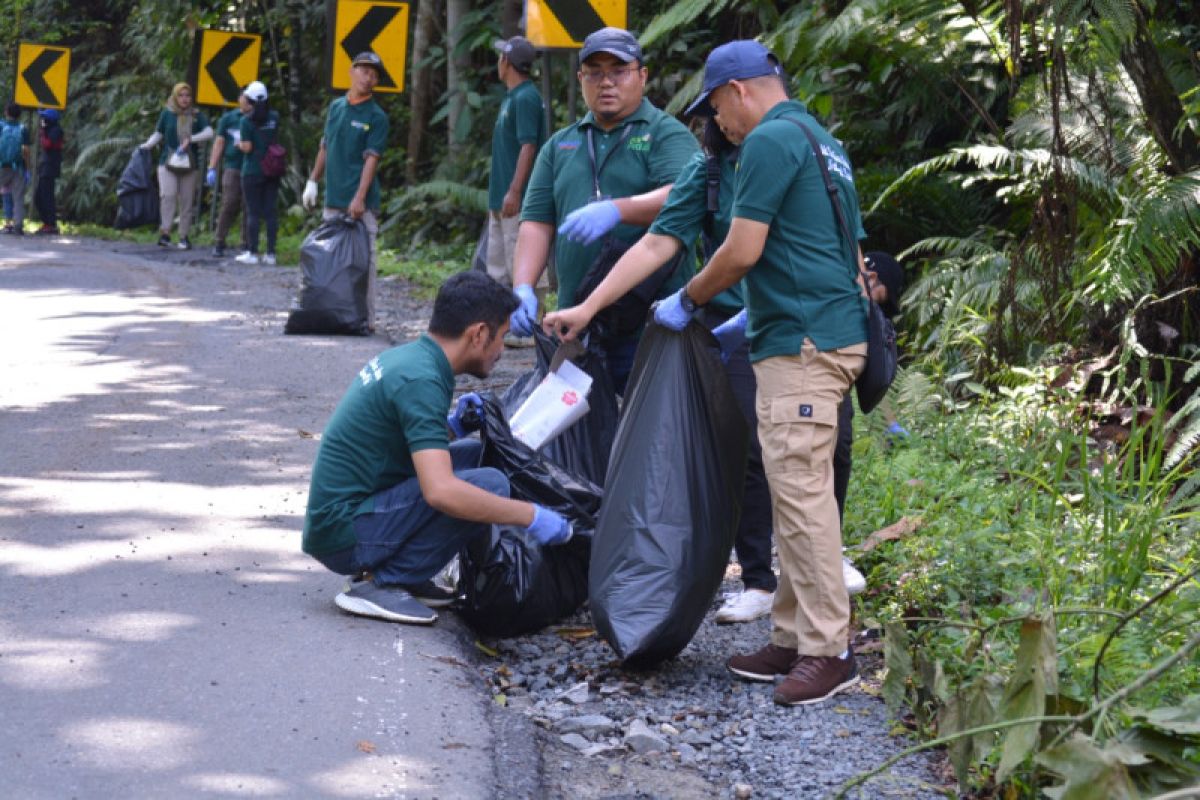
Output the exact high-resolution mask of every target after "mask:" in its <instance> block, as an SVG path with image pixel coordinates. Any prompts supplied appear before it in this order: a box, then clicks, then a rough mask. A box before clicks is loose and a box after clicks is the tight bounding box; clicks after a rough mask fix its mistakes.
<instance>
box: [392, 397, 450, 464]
mask: <svg viewBox="0 0 1200 800" xmlns="http://www.w3.org/2000/svg"><path fill="white" fill-rule="evenodd" d="M443 394H444V393H443V391H442V389H441V388H440V387H439V386H437V385H436V384H434V383H433V382H432V381H428V380H423V381H409V382H405V383H404V384H403V385H402V386H400V387H398V388H397V389H396V391H394V392H393V393H392V396H391V403H392V407H393V408H394V409H395V410H396V416H397V418H398V419H399V420H400V426H401V428H402V429H403V431H404V440H405V441H406V442H408V451H409V452H410V453H416V452H418V451H420V450H446V449H448V448H449V447H450V434H449V433H448V432H447V430H446V410H447V409H446V408H445V407H444V405H443V403H442V400H443V399H444V398H443Z"/></svg>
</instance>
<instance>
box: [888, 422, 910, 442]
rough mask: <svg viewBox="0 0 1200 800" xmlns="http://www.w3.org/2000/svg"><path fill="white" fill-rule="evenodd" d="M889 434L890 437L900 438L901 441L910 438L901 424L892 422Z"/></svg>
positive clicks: (889, 426)
mask: <svg viewBox="0 0 1200 800" xmlns="http://www.w3.org/2000/svg"><path fill="white" fill-rule="evenodd" d="M887 432H888V433H889V434H890V435H892V436H898V437H900V438H901V439H907V438H908V431H906V430H904V427H903V426H902V425H901V424H900V423H899V422H892V424H891V425H888V427H887Z"/></svg>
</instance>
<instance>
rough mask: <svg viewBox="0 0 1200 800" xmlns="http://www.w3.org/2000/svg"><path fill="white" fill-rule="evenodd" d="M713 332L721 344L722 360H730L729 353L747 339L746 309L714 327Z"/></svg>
mask: <svg viewBox="0 0 1200 800" xmlns="http://www.w3.org/2000/svg"><path fill="white" fill-rule="evenodd" d="M712 334H713V336H715V337H717V342H718V343H720V345H721V360H722V361H728V360H729V355H730V354H731V353H732V352H733V351H734V350H737V349H738V348H739V347H741V346H742V342H744V341H746V309H744V308H743V309H742V310H741V311H739V312H738V313H737V314H735V315H733V316H732V317H730V318H729V319H727V320H725V321H724V322H722V323H721V324H720V325H718V326H717V327H715V328H713V330H712Z"/></svg>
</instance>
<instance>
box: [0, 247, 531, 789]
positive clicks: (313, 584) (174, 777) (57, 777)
mask: <svg viewBox="0 0 1200 800" xmlns="http://www.w3.org/2000/svg"><path fill="white" fill-rule="evenodd" d="M0 248H2V249H0V342H2V343H3V344H2V345H0V375H2V376H3V378H2V379H0V796H3V797H5V798H55V799H57V798H67V797H79V798H108V797H145V798H148V797H173V798H177V797H338V798H356V797H440V798H456V797H463V798H476V797H489V796H494V795H496V794H497V793H498V790H497V788H496V786H497V781H499V782H501V783H503V782H504V781H505V780H509V781H511V780H512V775H511V774H510V773H512V772H513V771H514V770H515V771H517V772H519V771H520V770H521V769H523V768H526V767H528V766H529V764H528V761H529V759H525V760H524V761H523V762H522V763H519V764H515V765H514V763H513V753H512V751H511V750H510V749H508V748H507V747H505V748H503V750H504V753H503V756H502V763H503V764H504V766H503V767H502V769H501V770H500V771H499V772H500V773H502V774H498V771H497V769H496V767H495V764H496V749H497V746H498V742H499V739H498V738H497V736H496V735H495V733H494V731H493V727H492V723H491V717H492V716H493V715H492V714H491V712H490V711H489V708H488V700H487V697H486V693H485V692H484V687H483V686H482V684H481V681H480V678H479V676H478V674H477V672H476V671H475V670H474V669H473V667H472V666H471V662H472V658H473V653H472V650H473V644H472V637H471V636H470V634H469V633H468V632H466V631H465V629H464V628H463V627H462V626H461V625H460V624H459V623H458V622H457V620H455V619H453V617H452V616H451V615H443V619H441V620H439V622H438V624H437V625H436V626H434V627H432V628H419V627H411V626H399V625H389V624H385V623H379V622H372V621H367V620H361V619H357V618H353V617H349V616H346V615H344V614H342V613H341V612H339V611H338V610H337V609H336V608H335V607H334V606H333V602H332V601H333V596H334V595H335V594H336V593H337V592H338V591H339V590H340V588H341V585H342V580H341V579H340V578H338V577H337V576H335V575H332V574H330V573H328V572H326V571H325V570H324V569H323V568H322V567H321V566H320V565H319V564H317V563H316V562H315V561H312V560H310V559H309V558H307V557H306V556H304V555H303V554H301V553H300V551H299V543H300V529H301V523H302V519H303V513H304V504H305V498H306V495H307V489H308V477H309V468H310V466H311V464H312V461H313V457H314V455H315V453H316V450H317V446H318V439H317V438H316V436H317V435H319V432H320V431H321V428H322V426H323V425H324V423H325V421H326V420H327V418H328V416H329V414H330V412H331V411H332V409H333V406H334V405H335V403H336V402H337V400H338V398H339V397H340V396H341V394H342V391H343V389H344V388H345V386H346V385H347V383H348V382H349V380H350V379H351V378H352V377H353V375H354V374H355V373H356V372H357V370H358V369H359V367H360V366H361V365H362V363H364V362H365V361H366V360H367V359H368V358H369V357H371V356H372V355H374V354H375V353H377V352H378V351H380V350H382V349H384V348H385V347H387V346H389V342H388V341H387V339H385V338H383V337H375V338H372V339H359V338H345V337H340V338H333V337H330V338H316V337H287V336H283V335H282V327H283V320H284V316H285V314H284V309H286V308H287V304H288V302H289V301H290V298H291V295H292V294H293V292H294V290H295V286H296V284H297V282H298V274H297V271H296V270H294V269H291V270H287V269H268V268H253V267H242V266H240V265H235V264H233V263H232V262H226V263H225V264H224V265H221V266H218V265H217V264H216V262H208V263H204V260H203V258H202V257H201V256H199V255H195V254H170V255H169V256H168V255H166V254H165V253H164V252H163V251H159V250H157V249H156V248H153V247H141V246H130V245H112V244H106V243H101V242H86V241H85V242H81V241H71V240H67V239H57V240H42V239H35V238H33V237H25V238H24V239H15V238H6V239H5V240H4V241H2V242H0ZM414 308H416V307H415V306H413V307H409V308H408V309H407V310H406V309H405V308H403V307H401V308H398V309H396V310H395V311H394V313H397V314H400V315H401V316H403V315H404V314H407V313H419V312H418V311H414ZM391 322H392V327H393V329H397V328H399V329H404V328H405V327H407V328H409V329H411V330H419V329H422V328H423V327H424V321H423V320H422V319H419V318H411V319H409V318H403V319H396V318H393V319H392V320H391ZM520 735H521V734H520V732H517V736H518V738H519V737H520ZM516 760H517V761H522V759H516Z"/></svg>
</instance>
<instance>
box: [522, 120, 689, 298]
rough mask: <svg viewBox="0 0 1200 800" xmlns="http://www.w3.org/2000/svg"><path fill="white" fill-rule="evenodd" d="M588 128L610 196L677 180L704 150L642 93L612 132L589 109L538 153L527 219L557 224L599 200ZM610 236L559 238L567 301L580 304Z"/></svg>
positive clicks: (561, 292) (626, 228)
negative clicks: (586, 278)
mask: <svg viewBox="0 0 1200 800" xmlns="http://www.w3.org/2000/svg"><path fill="white" fill-rule="evenodd" d="M627 128H628V129H630V130H629V133H628V134H626V133H625V131H626V129H627ZM588 130H591V131H592V135H593V140H594V142H595V148H596V163H597V166H599V167H600V191H601V194H603V195H604V197H607V198H613V197H630V196H632V195H637V194H643V193H645V192H649V191H653V190H654V189H657V188H659V187H660V186H666V185H667V184H669V183H672V182H673V181H674V180H675V176H676V175H678V174H679V170H681V169H683V165H684V164H686V163H687V160H688V159H689V158H690V157H691V155H692V154H693V153H695V152H696V151H697V150H698V149H699V147H698V145H697V144H696V139H695V137H694V136H692V134H691V133H689V132H688V129H687V128H685V127H684V126H683V123H681V122H680V121H679V120H677V119H675V118H674V117H672V116H670V115H669V114H665V113H664V112H662V111H661V110H659V109H657V108H655V107H654V106H653V105H651V104H650V101H649V100H645V99H643V100H642V104H641V105H640V106H638V108H637V110H636V111H634V112H633V113H632V114H630V115H629V116H628V117H626V118H625V119H623V120H621V122H619V123H618V124H617V126H616V127H614V128H613V129H612V130H611V131H608V132H605V131H604V130H602V129H601V128H600V127H598V126H597V125H596V121H595V118H594V117H593V116H592V114H591V112H588V114H587V116H585V117H584V118H583V119H582V120H580V121H579V122H577V123H575V124H574V125H569V126H567V127H566V128H563V129H562V130H560V131H557V132H556V133H555V134H554V135H553V136H551V137H550V140H549V141H547V142H546V144H544V145H543V146H542V149H541V150H540V151H539V152H538V157H537V161H536V162H535V163H534V166H533V174H532V175H530V176H529V187H528V188H527V189H526V191H525V202H524V204H523V205H522V206H521V220H522V221H525V220H532V221H534V222H545V223H549V224H551V225H553V226H554V227H555V228H557V227H558V226H559V225H560V224H561V223H562V221H563V219H565V218H566V216H567V214H569V213H571V212H572V211H574V210H575V209H577V208H580V207H582V206H584V205H587V203H589V202H590V201H591V200H592V193H593V192H592V167H591V161H590V160H589V158H588V146H587V131H588ZM645 232H646V229H645V228H641V227H637V226H634V225H626V224H624V223H622V224H620V225H618V226H617V227H616V228H614V229H613V231H612V234H611V235H613V236H616V237H617V238H618V239H621V240H622V241H625V242H628V243H630V244H632V243H633V242H635V241H637V239H638V238H639V237H640V236H641V235H642V234H643V233H645ZM603 241H604V240H603V239H600V240H599V241H596V242H594V243H592V244H591V245H587V246H585V245H582V244H579V243H577V242H572V241H570V240H568V239H567V237H565V236H558V237H556V238H555V241H554V259H555V267H556V269H557V270H558V305H559V307H560V308H566V307H567V306H572V305H575V289H576V287H578V286H579V281H580V279H581V278H583V275H584V273H586V272H587V268H588V267H589V266H590V265H591V264H592V262H593V261H594V260H595V258H596V255H597V254H598V253H599V252H600V247H601V245H602V243H603ZM683 272H684V271H683V270H676V273H675V275H674V276H672V278H671V280H669V281H667V282H666V284H665V285H664V286H663V289H662V292H661V294H662V296H664V297H665V296H666V295H668V294H670V293H672V292H674V291H675V290H676V289H678V288H679V287H680V286H682V285H683V283H684V281H686V280H687V276H686V275H684V274H683Z"/></svg>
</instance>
